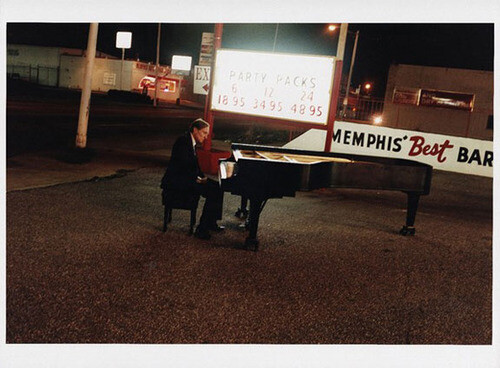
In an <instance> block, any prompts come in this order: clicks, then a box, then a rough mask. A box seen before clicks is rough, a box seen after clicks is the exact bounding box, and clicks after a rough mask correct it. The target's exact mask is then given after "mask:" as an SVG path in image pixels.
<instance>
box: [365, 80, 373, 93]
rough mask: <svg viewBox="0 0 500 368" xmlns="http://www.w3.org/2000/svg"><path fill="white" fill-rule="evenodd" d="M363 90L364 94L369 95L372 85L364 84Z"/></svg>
mask: <svg viewBox="0 0 500 368" xmlns="http://www.w3.org/2000/svg"><path fill="white" fill-rule="evenodd" d="M363 88H364V89H365V92H366V94H367V95H369V94H370V92H371V90H372V84H371V83H370V82H367V83H365V85H364V86H363Z"/></svg>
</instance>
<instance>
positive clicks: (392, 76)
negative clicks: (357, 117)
mask: <svg viewBox="0 0 500 368" xmlns="http://www.w3.org/2000/svg"><path fill="white" fill-rule="evenodd" d="M383 119H384V126H388V127H394V128H398V129H408V130H414V131H422V132H428V133H437V134H446V135H453V136H461V137H468V138H477V139H487V140H493V72H489V71H480V70H467V69H451V68H440V67H427V66H416V65H403V64H399V65H391V67H390V69H389V76H388V79H387V87H386V93H385V101H384V110H383Z"/></svg>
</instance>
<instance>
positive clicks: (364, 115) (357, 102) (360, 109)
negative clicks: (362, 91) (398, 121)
mask: <svg viewBox="0 0 500 368" xmlns="http://www.w3.org/2000/svg"><path fill="white" fill-rule="evenodd" d="M343 102H344V96H340V97H339V100H338V105H337V118H338V119H342V120H347V121H363V122H368V121H370V122H372V121H373V119H374V117H376V116H377V115H381V114H382V111H383V110H384V100H380V99H375V98H366V97H359V98H352V97H350V98H349V103H348V104H347V109H346V111H345V114H342V109H343Z"/></svg>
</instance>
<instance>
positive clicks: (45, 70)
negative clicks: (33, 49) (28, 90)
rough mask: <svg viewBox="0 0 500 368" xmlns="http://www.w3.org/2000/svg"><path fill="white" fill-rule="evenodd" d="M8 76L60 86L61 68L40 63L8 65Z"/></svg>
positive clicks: (45, 84)
mask: <svg viewBox="0 0 500 368" xmlns="http://www.w3.org/2000/svg"><path fill="white" fill-rule="evenodd" d="M7 77H9V78H14V79H22V80H26V81H28V82H31V83H37V84H41V85H44V86H53V87H59V68H51V67H45V66H39V65H37V66H32V65H7Z"/></svg>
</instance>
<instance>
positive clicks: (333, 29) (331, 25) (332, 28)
mask: <svg viewBox="0 0 500 368" xmlns="http://www.w3.org/2000/svg"><path fill="white" fill-rule="evenodd" d="M336 29H337V26H336V25H334V24H330V25H329V26H328V30H329V31H330V32H333V31H335V30H336Z"/></svg>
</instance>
